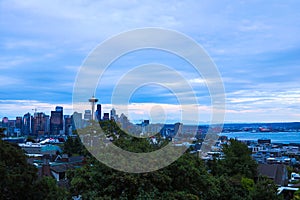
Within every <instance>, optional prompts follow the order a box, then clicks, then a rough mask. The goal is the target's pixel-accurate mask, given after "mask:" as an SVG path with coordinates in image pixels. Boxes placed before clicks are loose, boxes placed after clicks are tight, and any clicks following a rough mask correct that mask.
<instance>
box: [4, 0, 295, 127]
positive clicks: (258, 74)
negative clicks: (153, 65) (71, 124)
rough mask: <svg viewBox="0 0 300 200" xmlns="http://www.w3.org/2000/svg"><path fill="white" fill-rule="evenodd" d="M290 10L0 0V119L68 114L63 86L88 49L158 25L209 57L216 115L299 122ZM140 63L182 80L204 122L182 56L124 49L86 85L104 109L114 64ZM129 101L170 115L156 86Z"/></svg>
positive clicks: (116, 72)
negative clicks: (92, 86)
mask: <svg viewBox="0 0 300 200" xmlns="http://www.w3.org/2000/svg"><path fill="white" fill-rule="evenodd" d="M299 10H300V2H299V1H297V0H294V1H291V0H287V1H276V0H274V1H256V0H254V1H226V0H220V1H183V2H181V1H167V2H161V1H143V2H138V1H92V0H90V1H89V0H81V1H76V0H75V1H34V0H28V1H0V72H1V73H0V81H1V89H0V118H2V117H5V116H7V117H9V118H14V117H15V116H22V115H24V114H25V113H26V112H33V111H32V109H34V108H37V109H38V111H41V112H46V113H48V114H49V113H50V110H53V109H54V108H55V106H56V105H62V106H64V108H65V113H66V114H71V113H72V92H73V85H74V82H75V80H76V76H77V72H78V70H79V68H80V66H81V64H82V63H83V61H84V59H85V58H86V56H87V55H88V54H89V52H91V51H92V50H93V49H94V48H95V47H96V46H97V45H98V44H99V43H101V42H103V41H104V40H105V39H107V38H109V37H111V36H113V35H116V34H118V33H120V32H123V31H127V30H130V29H135V28H143V27H161V28H168V29H173V30H176V31H179V32H182V33H184V34H186V35H187V36H189V37H191V38H193V39H194V40H195V41H197V42H198V43H199V44H200V45H202V46H203V48H204V49H205V50H206V51H207V53H208V54H209V55H210V56H211V58H212V59H213V60H214V62H215V64H216V66H217V67H218V69H219V71H220V73H221V76H222V78H223V82H224V86H225V91H226V117H225V121H226V122H272V121H300V87H299V86H300V77H299V72H300V56H299V55H300V36H299V35H300V20H299V19H300V13H299ZM150 61H151V62H158V63H162V64H165V65H169V66H172V67H174V68H176V69H177V70H178V71H180V72H181V73H182V74H183V76H184V77H187V79H189V80H190V83H191V85H193V87H194V90H195V91H196V95H197V97H198V101H199V110H200V112H201V117H200V118H201V121H204V122H205V121H209V118H210V116H211V114H210V113H211V110H210V109H211V107H210V106H211V105H210V98H209V94H208V92H207V89H206V88H205V84H203V81H202V80H201V78H199V77H197V76H194V73H193V71H192V70H190V69H189V68H188V67H187V65H188V64H187V63H185V61H184V60H182V59H180V58H175V57H174V55H169V54H167V53H165V52H158V51H141V52H133V53H132V54H129V55H127V56H124V58H120V59H119V60H117V61H116V62H115V63H114V64H113V65H112V67H111V68H110V71H108V72H107V73H108V74H107V76H106V79H104V80H103V83H100V84H99V86H98V88H97V90H96V96H97V97H98V98H99V99H100V103H102V104H104V109H109V108H110V107H111V105H110V103H111V102H110V98H109V97H110V95H111V92H112V89H113V88H114V86H115V81H117V80H118V78H120V75H121V74H122V70H120V68H121V66H126V67H129V66H136V65H139V64H143V63H148V62H150ZM105 80H106V81H105ZM112 80H113V81H112ZM149 91H152V92H149ZM130 103H131V104H130V106H131V108H132V110H133V111H132V116H131V117H132V118H135V119H138V118H144V117H146V116H145V113H143V110H147V109H148V110H149V109H151V106H152V105H153V104H154V103H156V104H160V105H162V106H164V107H165V109H166V111H165V112H166V113H167V116H171V117H172V116H173V115H177V114H178V113H176V112H174V113H173V111H174V110H176V109H177V107H176V104H177V102H176V98H174V95H172V94H171V93H170V91H168V90H167V89H166V88H163V87H159V86H157V85H148V86H145V87H142V88H140V89H139V90H138V91H137V92H136V93H135V94H134V95H133V96H132V99H131V102H130ZM134 103H136V104H134ZM137 103H139V105H137ZM191 112H192V111H191ZM119 114H120V113H119Z"/></svg>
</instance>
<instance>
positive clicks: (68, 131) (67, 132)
mask: <svg viewBox="0 0 300 200" xmlns="http://www.w3.org/2000/svg"><path fill="white" fill-rule="evenodd" d="M64 121H65V126H64V129H65V135H71V134H72V118H71V117H70V116H69V115H65V116H64Z"/></svg>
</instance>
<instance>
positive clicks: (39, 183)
mask: <svg viewBox="0 0 300 200" xmlns="http://www.w3.org/2000/svg"><path fill="white" fill-rule="evenodd" d="M67 197H68V193H67V191H66V190H64V189H61V188H58V186H57V185H56V181H55V180H54V179H52V178H43V179H40V180H38V177H37V169H36V168H35V167H34V166H33V165H31V164H28V163H27V157H26V155H25V154H24V152H23V151H22V149H20V148H19V147H18V146H17V145H14V144H11V143H8V142H5V141H3V140H1V139H0V199H64V198H67Z"/></svg>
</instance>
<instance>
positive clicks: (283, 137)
mask: <svg viewBox="0 0 300 200" xmlns="http://www.w3.org/2000/svg"><path fill="white" fill-rule="evenodd" d="M219 135H220V136H222V135H225V136H227V137H228V139H229V138H237V139H238V140H254V141H257V140H258V139H262V138H267V139H271V142H272V143H285V144H288V143H299V144H300V132H254V133H252V132H230V133H220V134H219Z"/></svg>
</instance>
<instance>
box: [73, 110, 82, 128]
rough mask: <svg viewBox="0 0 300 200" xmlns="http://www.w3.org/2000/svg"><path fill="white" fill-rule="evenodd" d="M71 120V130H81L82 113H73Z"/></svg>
mask: <svg viewBox="0 0 300 200" xmlns="http://www.w3.org/2000/svg"><path fill="white" fill-rule="evenodd" d="M71 119H72V130H76V129H80V128H82V125H83V124H82V113H78V112H74V113H73V115H72V116H71Z"/></svg>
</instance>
